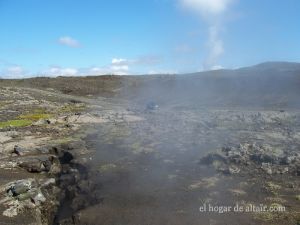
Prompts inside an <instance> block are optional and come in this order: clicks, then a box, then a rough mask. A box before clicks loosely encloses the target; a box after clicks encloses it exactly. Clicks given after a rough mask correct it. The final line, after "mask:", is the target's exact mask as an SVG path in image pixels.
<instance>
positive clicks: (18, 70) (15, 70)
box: [7, 66, 24, 75]
mask: <svg viewBox="0 0 300 225" xmlns="http://www.w3.org/2000/svg"><path fill="white" fill-rule="evenodd" d="M7 72H8V73H9V74H11V75H21V74H23V73H24V69H23V68H22V67H21V66H13V67H9V68H7Z"/></svg>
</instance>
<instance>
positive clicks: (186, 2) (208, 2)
mask: <svg viewBox="0 0 300 225" xmlns="http://www.w3.org/2000/svg"><path fill="white" fill-rule="evenodd" d="M179 1H180V4H181V5H182V6H183V7H184V8H186V9H188V10H190V11H193V12H195V13H197V14H198V15H200V16H201V18H203V19H204V20H205V21H206V23H207V24H208V33H209V35H208V43H207V46H208V49H209V53H208V56H207V57H206V59H205V60H204V62H203V67H204V69H219V68H220V66H219V64H218V61H219V58H220V57H221V55H222V54H223V53H224V47H223V40H222V38H221V28H222V26H221V24H222V21H221V19H222V16H223V15H224V14H225V13H226V11H227V10H228V8H229V6H230V5H231V3H232V2H233V0H179Z"/></svg>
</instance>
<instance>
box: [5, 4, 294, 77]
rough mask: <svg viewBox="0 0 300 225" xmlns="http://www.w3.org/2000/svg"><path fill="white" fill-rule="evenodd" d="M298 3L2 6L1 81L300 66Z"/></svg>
mask: <svg viewBox="0 0 300 225" xmlns="http://www.w3.org/2000/svg"><path fill="white" fill-rule="evenodd" d="M299 12H300V1H299V0H276V1H274V0H251V1H250V0H249V1H246V0H127V1H124V0H98V1H96V0H48V1H47V0H0V27H1V35H0V76H2V77H24V76H25V77H27V76H33V75H39V76H42V75H49V76H55V75H83V74H110V73H113V74H119V75H124V74H151V73H185V72H195V71H201V70H209V69H218V68H237V67H242V66H248V65H252V64H256V63H260V62H263V61H294V62H300V13H299Z"/></svg>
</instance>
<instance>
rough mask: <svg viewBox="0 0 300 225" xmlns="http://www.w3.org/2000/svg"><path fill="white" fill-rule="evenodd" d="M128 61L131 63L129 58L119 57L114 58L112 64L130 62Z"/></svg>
mask: <svg viewBox="0 0 300 225" xmlns="http://www.w3.org/2000/svg"><path fill="white" fill-rule="evenodd" d="M128 63H129V61H128V60H127V59H117V58H114V59H112V61H111V64H112V65H124V64H128Z"/></svg>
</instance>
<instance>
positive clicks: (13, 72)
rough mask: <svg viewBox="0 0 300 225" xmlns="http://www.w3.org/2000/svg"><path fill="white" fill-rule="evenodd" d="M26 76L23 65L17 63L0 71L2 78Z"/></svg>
mask: <svg viewBox="0 0 300 225" xmlns="http://www.w3.org/2000/svg"><path fill="white" fill-rule="evenodd" d="M27 76H28V74H27V72H26V70H25V69H24V68H23V67H21V66H17V65H16V66H11V67H7V68H4V69H3V70H1V71H0V77H2V78H12V79H17V78H23V77H27Z"/></svg>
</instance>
